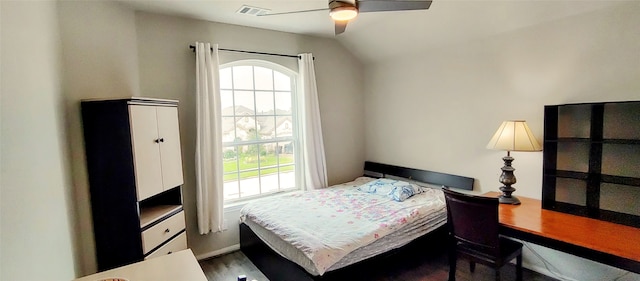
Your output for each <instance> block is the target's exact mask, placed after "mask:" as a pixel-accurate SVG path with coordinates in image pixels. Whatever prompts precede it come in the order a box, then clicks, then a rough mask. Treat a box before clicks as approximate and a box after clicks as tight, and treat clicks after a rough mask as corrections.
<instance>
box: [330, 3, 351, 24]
mask: <svg viewBox="0 0 640 281" xmlns="http://www.w3.org/2000/svg"><path fill="white" fill-rule="evenodd" d="M357 15H358V9H357V8H356V7H353V6H342V7H336V8H333V9H331V11H330V12H329V16H331V18H332V19H333V20H336V21H348V20H352V19H354V18H355V17H356V16H357Z"/></svg>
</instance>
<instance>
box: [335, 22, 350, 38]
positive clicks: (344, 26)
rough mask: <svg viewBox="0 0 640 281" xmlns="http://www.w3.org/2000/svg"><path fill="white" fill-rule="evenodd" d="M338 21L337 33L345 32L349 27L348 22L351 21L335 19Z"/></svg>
mask: <svg viewBox="0 0 640 281" xmlns="http://www.w3.org/2000/svg"><path fill="white" fill-rule="evenodd" d="M335 23H336V35H338V34H340V33H343V32H344V31H345V30H346V29H347V24H348V23H349V21H347V20H345V21H339V20H337V21H335Z"/></svg>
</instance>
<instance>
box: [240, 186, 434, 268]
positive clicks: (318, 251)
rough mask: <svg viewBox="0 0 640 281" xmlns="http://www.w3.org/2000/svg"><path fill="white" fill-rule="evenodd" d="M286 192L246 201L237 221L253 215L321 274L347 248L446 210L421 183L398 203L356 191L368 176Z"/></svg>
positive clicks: (337, 259)
mask: <svg viewBox="0 0 640 281" xmlns="http://www.w3.org/2000/svg"><path fill="white" fill-rule="evenodd" d="M371 180H372V179H371V178H366V177H361V178H358V179H356V180H355V181H353V182H350V183H346V184H342V185H338V186H334V187H330V188H325V189H320V190H315V191H307V192H303V191H299V192H293V193H287V194H284V195H281V196H275V197H271V198H264V199H261V200H256V201H253V202H251V203H248V204H247V205H245V206H244V208H243V209H242V210H241V221H245V220H252V221H253V222H255V223H257V224H259V225H261V226H262V227H264V228H265V229H268V230H270V231H272V232H273V233H275V234H276V235H278V236H279V237H280V238H282V239H283V240H284V241H287V242H288V243H291V244H292V245H293V246H294V247H296V248H297V249H299V250H301V251H302V252H303V253H304V254H305V255H306V256H307V257H308V258H309V259H310V260H311V261H312V262H313V264H314V265H315V267H316V269H317V272H318V273H319V274H320V275H322V274H323V273H324V272H326V270H327V269H328V268H329V267H331V265H333V264H334V263H336V262H338V261H339V260H340V259H342V258H343V257H344V256H345V255H347V254H349V253H350V252H352V251H354V250H356V249H358V248H360V247H363V246H366V245H368V244H370V243H372V242H374V241H376V240H377V239H380V238H382V237H384V236H385V235H388V234H390V233H392V232H394V231H395V230H397V229H399V228H401V227H403V226H405V225H407V224H411V223H415V222H417V221H419V220H423V219H429V218H430V217H433V213H434V212H446V210H445V201H444V195H443V193H442V191H440V190H435V189H430V188H425V192H423V193H420V194H417V195H414V196H412V197H410V198H409V199H407V200H405V201H403V202H397V201H394V200H392V199H391V198H389V197H385V196H380V195H376V194H369V193H366V192H362V191H359V190H358V189H357V186H359V185H361V184H364V183H366V182H368V181H371Z"/></svg>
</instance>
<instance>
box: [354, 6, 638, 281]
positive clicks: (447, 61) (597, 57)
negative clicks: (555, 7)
mask: <svg viewBox="0 0 640 281" xmlns="http://www.w3.org/2000/svg"><path fill="white" fill-rule="evenodd" d="M638 14H640V3H639V2H635V3H632V2H626V3H623V2H621V4H619V5H617V6H615V7H613V8H609V9H604V10H599V11H595V12H591V13H588V14H583V15H577V16H573V17H569V18H566V19H562V20H557V21H553V22H548V23H545V24H542V25H539V26H534V27H530V28H525V29H520V30H516V31H513V32H509V33H505V34H500V35H497V36H493V37H490V38H484V39H482V40H475V41H470V42H466V43H465V44H460V45H455V46H447V47H446V48H441V49H434V50H424V52H422V53H420V54H411V55H403V56H402V57H398V58H396V59H394V60H388V61H384V62H379V63H375V64H372V65H366V67H365V69H366V74H365V85H366V86H365V97H366V98H365V100H366V106H365V108H366V109H365V112H366V113H365V116H366V123H365V124H366V147H367V149H366V158H367V159H368V160H373V161H380V162H384V163H390V164H398V165H403V166H409V167H415V168H423V169H429V170H435V171H440V172H446V173H453V174H460V175H464V176H469V177H473V178H475V179H476V186H475V191H476V192H482V193H484V192H488V191H497V188H498V187H499V186H500V183H499V182H498V177H499V174H500V172H501V171H500V167H501V166H502V165H503V162H502V160H501V157H502V156H504V155H505V152H502V151H492V150H487V149H486V148H485V146H486V144H487V143H488V141H489V139H490V138H491V136H492V135H493V133H494V132H495V130H496V129H497V128H498V126H499V125H500V123H501V122H502V121H503V120H509V119H525V120H527V123H528V124H529V126H530V127H531V129H532V131H533V133H534V134H535V136H536V137H537V138H538V140H542V130H543V107H544V105H547V104H560V103H572V102H593V101H616V100H640V29H638V26H640V17H638V16H637V15H638ZM511 155H512V156H513V157H514V158H515V161H514V162H513V165H514V167H515V169H516V171H515V175H516V177H517V179H518V183H517V184H516V185H515V187H516V188H517V191H516V193H515V195H521V196H527V197H533V198H540V197H541V193H542V191H541V190H542V188H541V185H542V152H529V153H525V152H514V153H512V154H511ZM536 249H538V250H539V251H540V252H541V253H546V255H545V256H546V257H547V258H548V259H550V260H554V262H555V267H556V269H557V271H559V274H560V275H562V276H565V277H566V278H569V279H573V280H612V279H613V278H614V277H615V276H617V275H619V274H622V273H621V271H619V270H615V269H612V268H610V267H605V266H602V265H600V264H597V263H594V262H589V261H583V260H579V259H575V258H574V259H571V258H572V256H569V255H565V254H561V253H557V252H555V253H551V252H550V251H548V250H544V249H540V248H536ZM525 259H526V260H527V262H528V266H529V267H535V268H538V270H541V271H543V270H545V269H544V266H543V265H542V264H541V263H540V262H538V260H537V258H536V257H535V256H533V255H531V254H529V255H526V256H525ZM625 278H636V279H637V278H640V277H638V275H637V274H630V275H627V276H625ZM624 280H627V279H624Z"/></svg>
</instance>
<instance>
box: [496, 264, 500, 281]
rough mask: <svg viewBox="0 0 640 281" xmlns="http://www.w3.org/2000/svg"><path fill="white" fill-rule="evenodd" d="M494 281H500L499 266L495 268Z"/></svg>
mask: <svg viewBox="0 0 640 281" xmlns="http://www.w3.org/2000/svg"><path fill="white" fill-rule="evenodd" d="M496 281H500V268H499V267H497V268H496Z"/></svg>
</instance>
